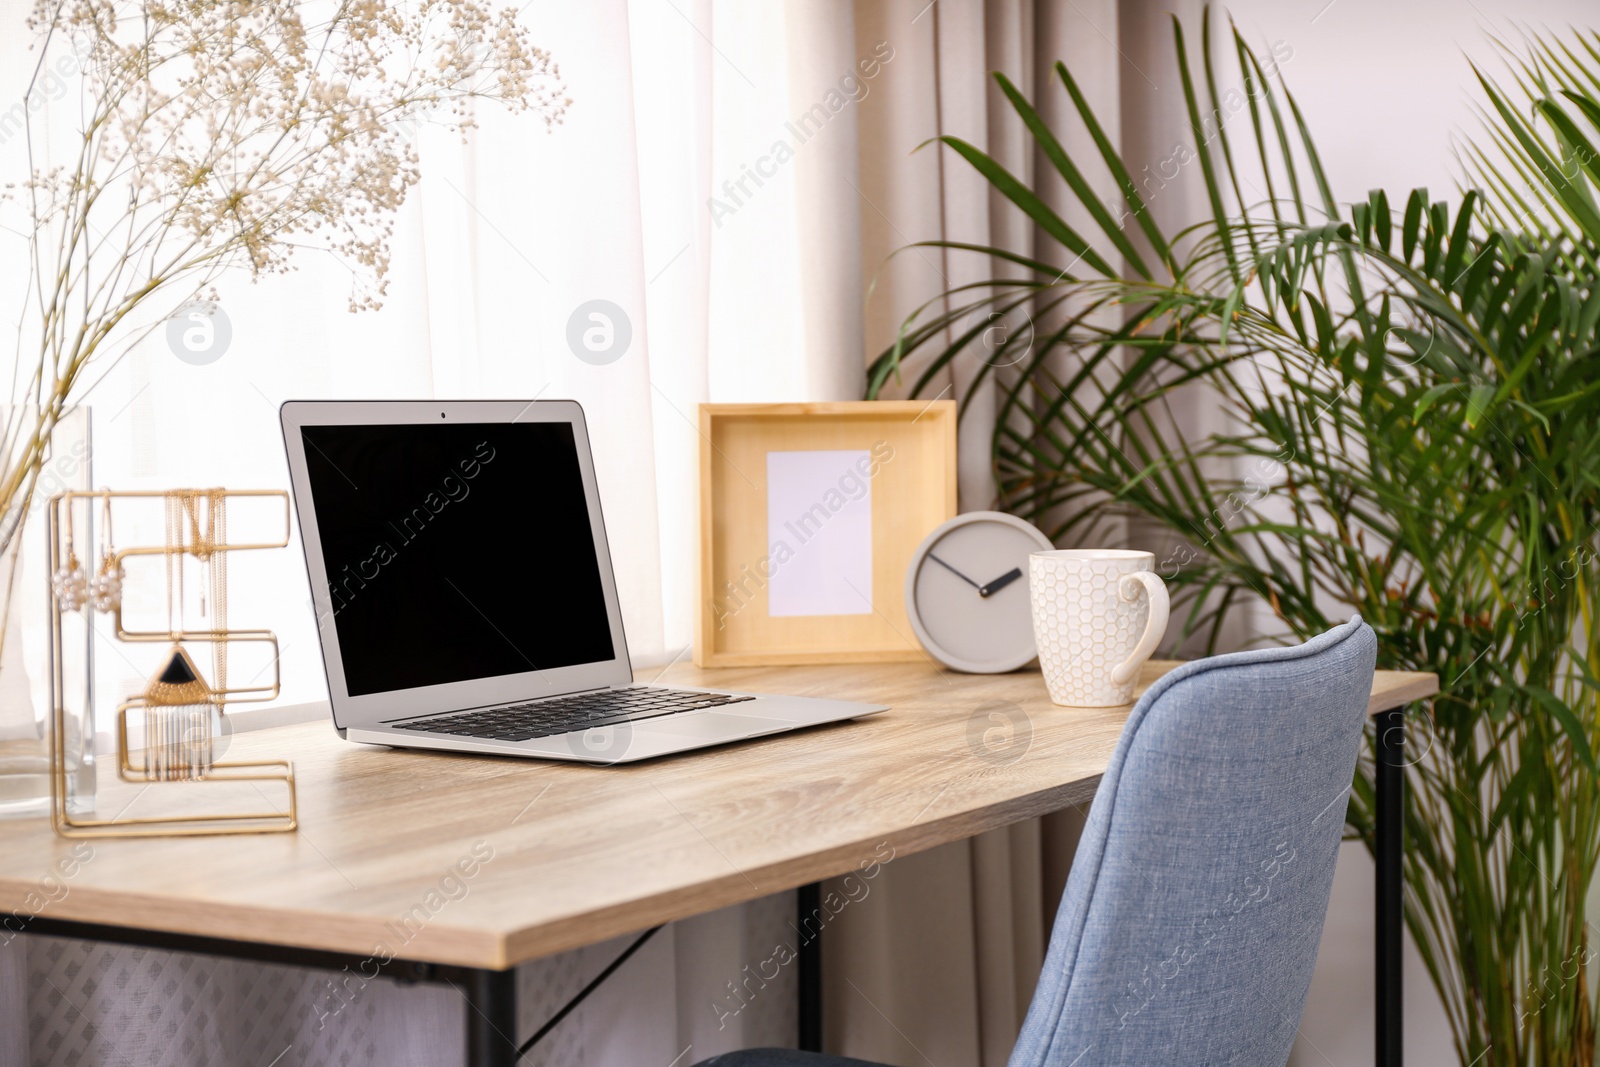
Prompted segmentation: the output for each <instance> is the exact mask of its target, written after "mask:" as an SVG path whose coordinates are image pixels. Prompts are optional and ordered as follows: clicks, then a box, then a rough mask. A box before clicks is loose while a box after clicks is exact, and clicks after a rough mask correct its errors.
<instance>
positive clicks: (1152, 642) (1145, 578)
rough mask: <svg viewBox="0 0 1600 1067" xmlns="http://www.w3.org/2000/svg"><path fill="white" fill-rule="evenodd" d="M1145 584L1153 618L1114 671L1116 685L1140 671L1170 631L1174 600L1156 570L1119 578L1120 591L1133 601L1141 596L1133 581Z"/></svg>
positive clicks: (1151, 617) (1120, 593) (1118, 588)
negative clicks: (1168, 629)
mask: <svg viewBox="0 0 1600 1067" xmlns="http://www.w3.org/2000/svg"><path fill="white" fill-rule="evenodd" d="M1135 583H1137V584H1139V585H1143V586H1144V592H1145V595H1146V596H1147V597H1149V598H1150V618H1149V620H1148V621H1146V622H1145V624H1144V636H1143V637H1140V638H1139V643H1138V644H1137V645H1135V646H1134V649H1133V652H1132V653H1131V654H1130V655H1129V656H1128V658H1127V660H1126V661H1125V662H1124V663H1123V664H1122V666H1120V667H1118V668H1116V669H1115V670H1113V671H1112V672H1111V681H1112V682H1113V683H1114V684H1116V685H1127V684H1128V683H1129V682H1130V681H1132V680H1133V676H1134V675H1135V674H1138V673H1139V668H1140V667H1142V666H1144V661H1145V660H1147V659H1149V658H1150V656H1151V654H1152V653H1154V652H1155V650H1156V646H1157V645H1159V644H1160V643H1161V639H1162V638H1163V637H1165V636H1166V633H1167V618H1168V616H1169V615H1170V614H1171V611H1172V602H1171V600H1170V599H1169V598H1168V597H1167V587H1166V586H1165V585H1164V584H1162V581H1161V579H1160V578H1158V577H1156V575H1155V573H1154V572H1153V571H1140V572H1138V573H1137V574H1124V575H1123V576H1122V577H1121V578H1120V579H1119V580H1118V581H1117V595H1118V596H1120V597H1122V599H1123V600H1126V601H1128V602H1129V603H1130V604H1131V603H1132V602H1133V601H1135V600H1137V599H1139V591H1138V590H1137V589H1136V588H1134V584H1135Z"/></svg>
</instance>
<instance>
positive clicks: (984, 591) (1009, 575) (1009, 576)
mask: <svg viewBox="0 0 1600 1067" xmlns="http://www.w3.org/2000/svg"><path fill="white" fill-rule="evenodd" d="M1021 577H1022V568H1021V567H1012V568H1011V569H1010V570H1009V571H1006V572H1005V573H1004V574H1002V575H1001V576H1000V577H998V578H996V579H995V580H994V581H992V582H990V583H989V584H988V585H980V586H978V595H979V596H982V597H990V596H994V595H995V594H996V593H998V592H999V591H1000V590H1002V589H1004V588H1005V587H1006V586H1008V585H1010V584H1011V583H1012V582H1014V581H1016V580H1017V579H1018V578H1021Z"/></svg>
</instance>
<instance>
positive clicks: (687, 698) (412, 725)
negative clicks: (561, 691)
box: [394, 686, 755, 741]
mask: <svg viewBox="0 0 1600 1067" xmlns="http://www.w3.org/2000/svg"><path fill="white" fill-rule="evenodd" d="M754 699H755V697H748V696H731V695H728V694H726V693H692V692H688V691H686V690H681V689H656V688H651V687H647V686H638V687H635V688H632V689H600V690H596V691H594V692H590V693H578V694H576V695H574V696H567V697H552V698H550V699H548V700H537V701H532V702H530V703H527V704H513V705H511V706H510V707H506V708H490V709H489V710H487V711H467V712H455V713H452V714H450V715H435V716H432V717H431V718H427V719H416V720H413V721H411V722H405V723H395V724H394V728H395V729H397V730H417V731H420V732H423V733H430V734H451V735H453V736H456V737H483V738H488V739H490V740H494V741H528V740H531V739H532V738H535V737H553V736H555V735H556V734H565V733H571V732H572V731H574V730H589V729H593V728H594V727H597V726H614V725H616V724H617V723H622V722H637V721H638V720H640V719H654V718H656V717H658V716H661V715H673V714H676V713H678V712H684V711H698V710H700V709H701V708H716V707H721V706H723V705H725V704H739V703H743V702H744V701H746V700H754Z"/></svg>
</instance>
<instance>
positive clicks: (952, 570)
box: [928, 552, 983, 594]
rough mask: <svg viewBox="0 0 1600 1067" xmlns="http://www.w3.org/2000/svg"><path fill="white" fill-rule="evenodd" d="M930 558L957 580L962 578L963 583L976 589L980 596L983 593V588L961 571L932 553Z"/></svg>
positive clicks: (929, 555)
mask: <svg viewBox="0 0 1600 1067" xmlns="http://www.w3.org/2000/svg"><path fill="white" fill-rule="evenodd" d="M928 558H929V559H931V560H933V561H934V562H935V563H937V564H938V565H939V566H941V567H943V568H944V569H945V570H947V571H949V572H950V573H951V574H953V575H955V576H956V577H957V578H960V579H961V580H962V581H963V582H966V583H967V584H968V585H970V586H972V588H974V589H976V590H977V591H978V592H979V594H982V593H983V587H982V586H980V585H979V584H978V583H977V582H975V581H973V580H972V579H971V578H968V577H967V576H966V575H965V574H962V573H961V572H960V571H958V570H956V569H955V568H954V567H952V566H950V564H948V563H946V562H945V561H944V560H942V559H940V558H939V557H938V556H935V555H934V554H933V553H932V552H929V553H928Z"/></svg>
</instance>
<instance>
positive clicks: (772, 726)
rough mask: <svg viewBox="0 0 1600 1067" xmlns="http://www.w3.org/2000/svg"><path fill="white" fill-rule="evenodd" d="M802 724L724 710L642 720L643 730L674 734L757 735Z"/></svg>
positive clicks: (731, 736)
mask: <svg viewBox="0 0 1600 1067" xmlns="http://www.w3.org/2000/svg"><path fill="white" fill-rule="evenodd" d="M798 725H800V724H799V723H798V722H796V721H794V720H793V719H774V718H769V717H767V716H764V715H730V714H729V713H727V712H723V711H701V712H696V713H694V714H692V715H667V716H663V717H661V718H658V719H651V720H649V721H648V722H642V723H639V725H638V726H637V727H635V729H637V730H638V731H639V732H640V733H652V734H670V735H672V736H673V737H727V738H736V737H756V736H758V735H760V734H774V733H778V732H779V731H781V730H792V729H794V728H795V727H796V726H798Z"/></svg>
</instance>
